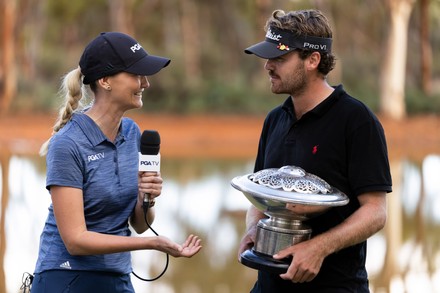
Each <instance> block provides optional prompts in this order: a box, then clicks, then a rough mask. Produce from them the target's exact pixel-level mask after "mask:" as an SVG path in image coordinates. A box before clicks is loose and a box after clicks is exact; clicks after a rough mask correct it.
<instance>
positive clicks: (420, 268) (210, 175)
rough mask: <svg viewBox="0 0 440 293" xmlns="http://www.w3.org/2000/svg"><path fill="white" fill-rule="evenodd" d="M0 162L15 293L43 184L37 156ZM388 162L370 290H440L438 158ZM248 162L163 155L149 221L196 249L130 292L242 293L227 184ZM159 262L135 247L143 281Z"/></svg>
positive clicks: (4, 288)
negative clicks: (383, 219)
mask: <svg viewBox="0 0 440 293" xmlns="http://www.w3.org/2000/svg"><path fill="white" fill-rule="evenodd" d="M1 162H2V165H1V166H2V168H1V171H2V174H3V178H8V179H7V181H5V180H6V179H3V182H0V184H1V186H2V190H3V196H2V219H3V215H4V216H5V217H4V222H2V224H4V226H2V232H4V233H5V237H2V241H5V240H6V250H5V253H4V255H3V256H1V255H0V257H1V259H2V260H3V269H4V278H1V276H0V292H7V293H13V292H17V291H18V290H19V287H20V285H21V277H22V274H23V273H24V272H32V271H33V269H34V265H35V261H36V256H37V250H38V241H39V234H40V232H41V230H42V227H43V223H44V220H45V218H46V216H47V207H48V205H49V203H50V197H49V195H48V193H47V192H46V190H45V188H44V186H45V169H44V161H43V159H41V158H35V157H22V156H16V155H11V156H6V157H5V155H4V154H3V155H2V160H1ZM391 165H392V173H393V181H394V192H393V193H392V194H390V195H389V200H388V202H389V218H388V223H387V227H386V229H384V230H383V231H381V232H380V233H378V234H376V235H375V236H373V237H372V238H371V239H370V240H369V242H368V259H367V268H368V271H369V274H370V280H371V292H390V293H398V292H399V293H400V292H408V293H410V292H428V293H429V292H440V291H438V290H439V289H435V288H440V271H439V268H440V246H439V242H440V213H439V212H438V210H439V209H440V197H439V196H438V195H439V194H440V180H439V179H438V174H439V173H440V156H439V155H430V156H427V157H426V158H425V159H424V160H423V162H417V163H414V162H408V161H399V162H392V164H391ZM252 168H253V162H251V161H237V160H231V161H225V160H200V161H197V160H196V161H194V160H190V159H188V160H167V159H166V158H165V159H164V161H163V164H162V177H163V178H164V180H165V183H164V188H163V193H162V196H161V197H160V198H159V199H158V201H157V204H156V206H157V214H156V221H155V222H154V224H153V227H154V228H155V230H156V231H157V232H158V233H159V234H162V235H164V236H167V237H169V238H171V239H173V240H176V241H179V242H180V241H183V240H184V238H185V237H186V235H188V234H189V233H195V234H197V235H200V236H201V237H202V239H203V246H204V247H203V250H202V252H201V253H199V254H198V255H196V256H195V257H193V258H191V259H175V258H172V257H171V258H170V264H169V266H168V270H167V272H166V273H165V275H164V276H162V277H161V278H160V279H159V280H157V281H154V282H142V281H140V280H138V279H136V278H135V277H133V283H134V286H135V288H136V292H139V293H143V292H161V293H189V292H190V293H236V292H249V289H250V287H251V286H252V285H253V282H254V281H255V278H256V271H255V270H253V269H250V268H247V267H245V266H243V265H241V264H239V263H238V261H237V248H238V243H239V240H240V238H241V236H242V234H243V232H244V228H245V227H244V225H245V221H244V219H245V210H246V209H247V207H248V206H249V202H248V201H247V200H246V198H245V197H244V196H243V195H242V194H241V193H240V192H238V191H237V190H235V189H234V188H232V187H231V186H230V180H231V179H232V178H233V177H235V176H237V175H243V174H245V173H249V172H251V171H252ZM6 173H7V174H6ZM4 175H7V177H5V176H4ZM4 187H6V188H4ZM5 190H9V196H8V193H7V192H6V191H5ZM145 235H152V234H151V232H146V233H145ZM3 238H5V239H3ZM2 247H3V245H2ZM1 251H2V250H0V252H1ZM164 266H165V256H164V254H162V253H160V252H156V251H138V252H133V268H134V271H135V272H136V274H138V275H140V276H141V277H144V278H153V277H155V276H157V275H159V274H160V273H161V272H162V270H163V268H164ZM436 290H437V291H436Z"/></svg>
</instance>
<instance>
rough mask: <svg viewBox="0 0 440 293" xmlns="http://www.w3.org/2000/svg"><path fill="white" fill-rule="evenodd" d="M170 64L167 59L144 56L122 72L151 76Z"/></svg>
mask: <svg viewBox="0 0 440 293" xmlns="http://www.w3.org/2000/svg"><path fill="white" fill-rule="evenodd" d="M170 62H171V60H170V59H168V58H164V57H160V56H154V55H146V56H145V57H144V58H142V59H140V60H139V61H137V62H136V63H134V64H133V65H131V66H130V67H128V68H127V69H125V70H124V71H126V72H129V73H133V74H138V75H153V74H155V73H158V72H159V71H160V70H161V69H162V68H164V67H166V66H168V64H170Z"/></svg>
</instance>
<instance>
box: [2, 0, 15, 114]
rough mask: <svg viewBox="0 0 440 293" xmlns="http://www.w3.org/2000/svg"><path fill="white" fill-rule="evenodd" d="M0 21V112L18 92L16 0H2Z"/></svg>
mask: <svg viewBox="0 0 440 293" xmlns="http://www.w3.org/2000/svg"><path fill="white" fill-rule="evenodd" d="M0 15H1V17H0V21H1V25H2V26H1V28H2V32H1V33H2V38H1V43H0V44H1V46H0V52H1V53H2V54H1V55H0V58H1V59H0V114H4V113H6V112H7V110H8V109H9V106H10V104H11V101H12V98H13V97H14V96H15V94H16V92H17V74H16V66H15V34H14V29H15V20H16V1H15V0H0Z"/></svg>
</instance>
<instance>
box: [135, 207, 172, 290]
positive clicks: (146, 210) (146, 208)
mask: <svg viewBox="0 0 440 293" xmlns="http://www.w3.org/2000/svg"><path fill="white" fill-rule="evenodd" d="M149 208H150V202H149V201H148V200H144V201H143V203H142V209H143V211H144V220H145V223H146V224H147V226H148V228H149V229H150V230H151V231H152V232H153V233H154V235H156V236H159V234H158V233H157V232H156V231H155V230H154V229H153V228H152V227H151V225H150V223H148V220H147V213H148V209H149ZM165 255H166V256H167V260H166V263H165V268H164V269H163V271H162V272H161V273H160V274H159V275H158V276H157V277H154V278H152V279H146V278H142V277H139V276H138V275H137V274H136V273H135V272H134V271H132V272H131V273H132V274H133V275H134V276H135V277H136V278H138V279H139V280H142V281H145V282H152V281H156V280H157V279H159V278H160V277H162V276H163V274H165V272H166V271H167V269H168V263H169V261H170V256H169V255H168V253H165Z"/></svg>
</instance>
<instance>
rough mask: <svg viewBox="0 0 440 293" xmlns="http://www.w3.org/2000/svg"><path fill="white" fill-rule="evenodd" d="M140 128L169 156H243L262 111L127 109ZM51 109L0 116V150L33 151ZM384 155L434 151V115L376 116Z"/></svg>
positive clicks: (250, 152) (50, 120)
mask: <svg viewBox="0 0 440 293" xmlns="http://www.w3.org/2000/svg"><path fill="white" fill-rule="evenodd" d="M127 116H128V117H131V118H132V119H134V120H135V121H136V123H137V124H138V125H139V127H140V128H141V131H142V130H144V129H155V130H157V131H158V132H159V133H160V136H161V154H162V155H164V156H167V157H171V158H188V157H194V158H243V159H246V158H249V159H253V158H254V156H255V155H256V152H257V146H258V139H259V136H260V132H261V127H262V124H263V121H264V118H265V116H239V115H231V116H227V115H208V114H207V115H194V116H179V115H170V114H131V115H127ZM55 119H56V113H54V114H52V115H44V114H36V115H26V114H16V115H8V116H3V117H0V134H1V135H0V150H5V151H8V152H11V153H14V154H27V155H32V154H35V155H37V154H38V150H39V148H40V146H41V144H42V143H43V142H44V141H45V140H46V139H48V138H49V136H50V134H51V132H52V126H53V124H54V122H55ZM379 119H380V121H381V123H382V125H383V127H384V130H385V135H386V138H387V144H388V151H389V155H390V159H395V158H408V159H412V160H416V161H418V160H421V159H423V158H424V157H425V156H426V155H428V154H431V153H434V154H440V116H435V115H429V116H415V117H409V118H406V119H404V120H402V121H394V120H390V119H381V118H380V117H379Z"/></svg>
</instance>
